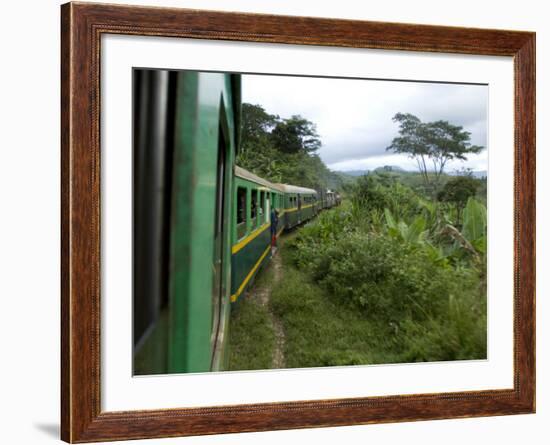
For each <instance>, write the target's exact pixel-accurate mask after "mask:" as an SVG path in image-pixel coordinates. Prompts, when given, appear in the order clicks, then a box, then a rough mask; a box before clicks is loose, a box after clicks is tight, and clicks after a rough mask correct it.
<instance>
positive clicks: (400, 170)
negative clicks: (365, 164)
mask: <svg viewBox="0 0 550 445" xmlns="http://www.w3.org/2000/svg"><path fill="white" fill-rule="evenodd" d="M372 171H373V172H396V173H407V170H405V169H403V168H401V167H399V166H397V165H384V166H383V167H376V168H375V169H374V170H372ZM370 172H371V170H347V171H337V172H336V173H341V174H344V175H348V176H364V175H366V174H367V173H370Z"/></svg>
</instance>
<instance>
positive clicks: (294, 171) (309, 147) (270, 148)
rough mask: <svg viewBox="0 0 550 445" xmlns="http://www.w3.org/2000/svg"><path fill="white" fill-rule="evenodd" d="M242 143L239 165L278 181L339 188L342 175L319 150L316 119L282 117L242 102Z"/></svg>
mask: <svg viewBox="0 0 550 445" xmlns="http://www.w3.org/2000/svg"><path fill="white" fill-rule="evenodd" d="M242 120H243V124H242V143H241V147H240V150H239V153H238V156H237V165H239V166H241V167H243V168H245V169H247V170H249V171H251V172H253V173H255V174H257V175H258V176H261V177H262V178H265V179H267V180H269V181H272V182H275V183H286V184H294V185H299V186H302V187H311V188H314V189H319V188H325V189H326V188H330V189H337V188H339V187H340V186H341V185H342V182H343V179H342V177H341V175H338V174H336V173H334V172H331V171H330V170H329V169H328V168H327V167H326V165H325V164H324V163H323V161H321V158H320V157H319V155H318V154H317V150H318V149H319V148H320V147H321V140H320V138H319V135H318V134H317V129H316V127H315V124H314V123H313V122H310V121H308V120H307V119H304V118H303V117H301V116H291V117H290V118H286V119H284V118H281V117H279V116H276V115H272V114H269V113H268V112H267V111H266V110H264V109H263V108H262V107H261V106H260V105H252V104H248V103H243V106H242Z"/></svg>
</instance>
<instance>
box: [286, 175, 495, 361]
mask: <svg viewBox="0 0 550 445" xmlns="http://www.w3.org/2000/svg"><path fill="white" fill-rule="evenodd" d="M387 179H388V178H387V177H384V176H383V175H377V174H371V175H366V176H364V177H361V178H359V179H358V181H357V183H356V184H355V185H354V187H353V190H352V193H351V195H350V200H349V201H347V202H346V203H344V204H343V205H342V206H341V207H340V208H337V209H333V210H331V211H329V212H324V213H322V214H320V215H319V216H318V218H317V219H316V220H315V221H314V222H312V223H310V224H308V225H306V226H305V227H304V228H302V229H301V230H300V232H299V234H298V236H297V237H296V239H295V240H294V241H293V242H292V250H293V252H292V257H293V260H294V262H295V264H296V265H297V266H298V268H299V269H300V270H301V271H303V272H304V273H305V274H306V275H307V276H308V277H310V278H311V279H312V281H313V282H314V283H315V284H316V285H318V286H320V287H321V288H322V289H323V290H324V291H325V292H326V293H327V294H328V295H330V296H331V299H332V300H333V301H334V303H335V304H338V305H342V306H346V307H347V308H353V309H354V310H355V311H357V313H360V314H361V316H362V317H364V319H366V320H370V321H371V322H372V323H376V326H377V329H380V330H381V332H382V333H384V335H388V336H390V338H391V339H392V341H393V346H392V347H393V349H392V353H393V354H396V356H395V360H396V361H433V360H456V359H472V358H483V357H485V356H486V293H485V287H486V280H485V279H486V272H485V271H486V243H487V240H486V209H485V206H484V205H483V204H482V203H480V202H479V201H477V200H476V199H475V198H474V197H472V196H469V197H468V199H467V204H466V205H465V207H464V208H463V209H460V210H459V212H460V214H461V215H460V216H461V221H462V222H463V223H462V224H461V225H459V226H456V225H453V222H454V221H456V212H457V210H456V206H455V204H454V203H453V202H451V203H449V202H446V201H441V202H438V201H432V200H431V199H428V198H427V197H426V196H422V195H419V194H418V193H417V192H415V191H414V190H412V189H411V188H410V187H408V186H406V185H403V184H402V183H400V182H396V181H387ZM472 180H473V181H478V180H475V179H472ZM375 351H376V347H375V350H374V351H371V355H374V356H376V352H375ZM386 355H387V351H384V354H383V356H386ZM371 359H372V358H371ZM376 362H378V361H376Z"/></svg>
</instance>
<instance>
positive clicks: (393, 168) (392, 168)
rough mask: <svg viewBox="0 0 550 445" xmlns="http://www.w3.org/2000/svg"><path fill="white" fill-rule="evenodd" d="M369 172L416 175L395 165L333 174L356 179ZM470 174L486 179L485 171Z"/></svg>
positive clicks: (450, 174)
mask: <svg viewBox="0 0 550 445" xmlns="http://www.w3.org/2000/svg"><path fill="white" fill-rule="evenodd" d="M371 171H372V172H375V173H383V172H395V173H418V171H410V170H405V169H404V168H401V167H399V166H397V165H385V166H383V167H377V168H375V169H374V170H348V171H336V172H335V173H338V174H341V175H345V176H353V177H358V176H363V175H366V174H367V173H370V172H371ZM471 173H472V176H473V177H474V178H478V179H480V178H486V177H487V170H477V171H472V172H471ZM444 174H447V175H449V176H457V175H458V174H460V172H456V171H452V172H451V171H449V172H445V173H444Z"/></svg>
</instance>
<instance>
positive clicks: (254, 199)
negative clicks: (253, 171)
mask: <svg viewBox="0 0 550 445" xmlns="http://www.w3.org/2000/svg"><path fill="white" fill-rule="evenodd" d="M257 213H258V191H257V190H255V189H252V190H251V199H250V227H251V228H254V227H256V214H257Z"/></svg>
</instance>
